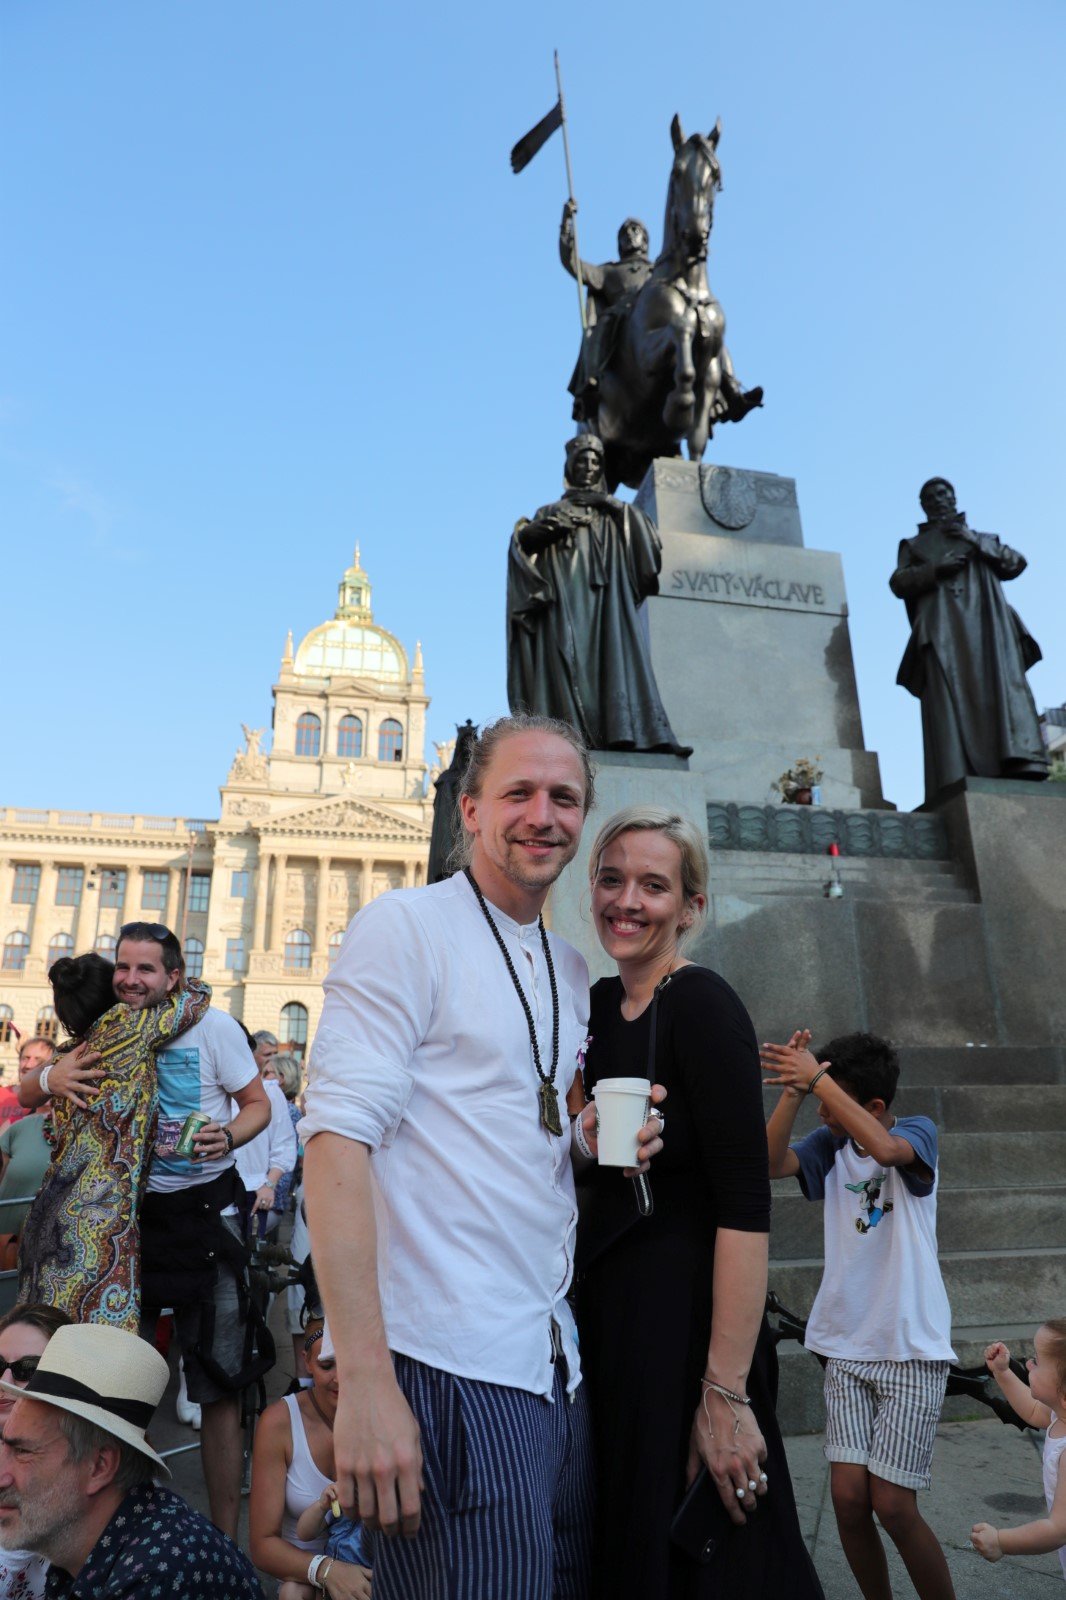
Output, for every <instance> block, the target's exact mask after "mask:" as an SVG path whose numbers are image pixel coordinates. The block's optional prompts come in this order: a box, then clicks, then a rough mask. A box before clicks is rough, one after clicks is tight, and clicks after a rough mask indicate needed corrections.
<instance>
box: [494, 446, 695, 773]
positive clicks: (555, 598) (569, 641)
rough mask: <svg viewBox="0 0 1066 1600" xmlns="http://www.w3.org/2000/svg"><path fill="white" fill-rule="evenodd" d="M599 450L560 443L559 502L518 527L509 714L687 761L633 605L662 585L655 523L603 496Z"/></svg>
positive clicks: (597, 742)
mask: <svg viewBox="0 0 1066 1600" xmlns="http://www.w3.org/2000/svg"><path fill="white" fill-rule="evenodd" d="M603 457H604V448H603V444H602V443H601V441H600V440H599V439H598V438H597V437H596V435H595V434H591V433H580V434H578V436H577V438H576V439H571V441H570V443H569V444H568V445H567V447H566V484H567V488H566V491H565V493H564V495H563V498H562V499H561V500H557V501H555V502H554V503H553V504H551V505H547V506H541V508H540V510H539V511H538V512H537V513H536V515H535V516H534V517H533V520H532V521H531V522H529V521H526V520H525V519H524V518H523V520H522V521H520V522H519V523H518V525H517V526H516V528H515V531H514V535H513V537H512V539H511V547H510V552H509V555H508V565H507V698H508V700H509V702H510V707H511V710H512V712H518V711H532V712H537V713H540V714H542V715H546V716H551V717H560V718H561V719H562V720H563V721H565V722H569V723H570V724H571V725H572V726H573V727H575V728H576V729H577V730H578V732H579V733H581V735H582V736H583V737H584V739H585V742H586V743H587V744H588V745H589V746H590V748H592V749H594V750H645V751H652V750H654V751H664V752H668V753H670V754H671V755H677V756H687V755H690V754H691V750H690V749H689V748H688V747H685V746H682V745H680V744H679V743H678V741H677V739H676V738H675V736H674V733H673V730H672V729H671V727H670V722H669V719H668V717H667V715H666V712H665V710H664V709H663V703H662V701H661V700H660V698H659V691H658V689H657V688H656V685H655V675H654V673H653V671H652V665H651V656H650V652H649V649H648V640H647V632H646V627H645V618H644V616H643V614H642V613H641V612H640V610H639V607H640V606H641V604H642V602H643V601H644V600H645V599H646V598H647V596H648V595H650V594H658V592H659V568H660V566H661V563H662V545H661V543H660V540H659V535H658V532H657V530H656V527H655V524H654V522H652V521H651V519H650V518H649V517H647V516H645V515H644V513H643V512H642V511H639V510H638V509H637V508H636V506H632V505H627V504H625V503H623V502H622V501H621V500H616V499H614V498H613V497H612V496H611V495H609V494H608V493H607V492H606V486H605V483H604V477H603Z"/></svg>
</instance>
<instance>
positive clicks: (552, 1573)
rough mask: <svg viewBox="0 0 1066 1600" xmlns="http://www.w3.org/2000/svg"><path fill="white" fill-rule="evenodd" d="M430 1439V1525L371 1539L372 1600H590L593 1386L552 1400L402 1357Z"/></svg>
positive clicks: (410, 1396)
mask: <svg viewBox="0 0 1066 1600" xmlns="http://www.w3.org/2000/svg"><path fill="white" fill-rule="evenodd" d="M393 1364H394V1367H395V1370H396V1378H397V1381H398V1383H399V1385H400V1388H401V1389H402V1391H403V1393H404V1395H405V1396H406V1399H407V1403H408V1405H409V1406H410V1407H411V1410H412V1411H413V1412H414V1415H415V1419H416V1421H417V1422H418V1426H419V1428H420V1429H421V1432H422V1457H423V1478H424V1481H425V1492H424V1494H423V1496H422V1522H421V1526H420V1528H419V1531H418V1534H417V1535H416V1536H415V1538H413V1539H402V1538H393V1539H386V1538H385V1537H384V1536H383V1535H374V1536H372V1540H371V1543H372V1550H371V1555H370V1561H371V1565H372V1567H373V1570H374V1600H586V1597H587V1594H588V1586H589V1578H590V1568H591V1531H592V1511H593V1502H592V1450H591V1444H590V1435H589V1421H588V1410H587V1406H586V1402H585V1388H584V1385H582V1386H581V1387H580V1388H579V1389H578V1390H577V1393H576V1395H575V1397H574V1399H573V1401H570V1400H568V1399H567V1396H566V1385H565V1382H564V1372H563V1368H562V1363H560V1364H559V1365H558V1366H557V1367H556V1370H555V1385H554V1393H553V1400H554V1404H551V1403H549V1402H548V1401H547V1400H546V1399H544V1398H543V1397H542V1396H541V1395H535V1394H529V1393H527V1392H526V1391H525V1390H523V1389H509V1388H505V1387H504V1386H503V1385H501V1384H495V1383H482V1382H480V1381H478V1380H476V1379H473V1378H458V1377H455V1376H454V1375H453V1374H452V1373H449V1372H439V1371H438V1370H437V1369H436V1368H434V1367H427V1366H425V1365H423V1363H422V1362H420V1361H415V1360H413V1359H412V1357H410V1356H403V1355H394V1356H393Z"/></svg>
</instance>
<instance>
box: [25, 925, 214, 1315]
mask: <svg viewBox="0 0 1066 1600" xmlns="http://www.w3.org/2000/svg"><path fill="white" fill-rule="evenodd" d="M113 975H114V967H113V966H112V964H111V962H110V961H106V960H105V959H104V957H103V956H100V955H96V954H95V953H92V954H89V955H84V956H75V957H68V956H65V957H63V958H62V959H61V960H59V961H57V962H55V963H54V965H53V966H52V967H51V969H50V970H49V973H48V977H49V981H50V982H51V985H52V992H53V994H54V996H55V1008H56V1015H57V1017H58V1018H59V1020H60V1022H62V1024H63V1026H64V1028H66V1030H67V1032H68V1033H69V1034H70V1035H71V1036H72V1039H73V1040H76V1041H77V1042H78V1043H83V1044H84V1045H85V1046H86V1047H87V1050H89V1051H91V1052H93V1053H94V1055H96V1056H97V1057H98V1059H97V1060H96V1061H95V1062H94V1063H93V1067H94V1071H93V1076H94V1077H96V1078H97V1080H98V1081H97V1084H96V1089H95V1092H94V1093H93V1094H92V1095H91V1097H89V1098H87V1099H86V1100H85V1101H82V1100H81V1099H79V1098H77V1097H75V1096H74V1095H73V1092H69V1093H68V1094H67V1095H66V1096H65V1097H62V1098H61V1097H60V1096H59V1095H58V1094H56V1087H57V1086H56V1085H52V1086H51V1087H52V1093H53V1095H55V1101H54V1106H53V1119H52V1120H53V1141H54V1145H55V1150H54V1153H53V1156H52V1161H51V1165H50V1166H49V1168H48V1172H47V1174H46V1176H45V1180H44V1183H43V1184H42V1186H41V1190H40V1193H39V1194H38V1196H37V1198H36V1200H35V1201H34V1203H33V1206H32V1208H31V1210H30V1214H29V1216H28V1217H27V1218H26V1222H25V1225H24V1227H23V1230H22V1238H21V1242H20V1245H19V1288H18V1293H19V1299H20V1300H26V1301H41V1302H44V1303H45V1304H47V1305H53V1306H57V1307H59V1308H60V1309H62V1310H63V1311H66V1312H67V1313H68V1314H69V1315H70V1316H71V1317H72V1318H73V1319H74V1320H75V1321H76V1322H104V1323H107V1324H108V1325H109V1326H111V1327H115V1328H125V1329H127V1330H128V1331H130V1332H133V1333H136V1332H137V1329H138V1323H139V1319H140V1301H141V1295H140V1239H139V1230H138V1221H137V1213H138V1210H139V1207H140V1203H141V1199H142V1196H143V1192H144V1185H145V1182H146V1179H147V1176H148V1158H149V1152H150V1150H151V1146H152V1141H153V1137H154V1133H155V1124H156V1117H157V1112H158V1091H157V1087H156V1072H155V1052H156V1051H157V1050H159V1049H161V1048H163V1047H164V1046H165V1045H167V1044H169V1043H170V1042H171V1041H172V1040H173V1039H175V1038H177V1036H178V1035H179V1034H182V1033H185V1032H186V1031H187V1030H188V1029H189V1028H191V1027H192V1025H193V1024H194V1023H195V1022H199V1020H200V1018H201V1017H202V1016H203V1014H204V1012H205V1011H206V1010H207V1007H208V1004H209V1002H210V999H211V990H210V988H209V987H208V986H207V985H206V984H203V983H200V982H198V981H197V980H195V979H188V980H186V981H185V982H184V983H183V984H179V985H178V986H177V987H176V988H175V989H174V990H173V991H172V992H171V993H170V994H168V995H167V996H166V998H165V1000H164V1001H163V1003H162V1004H161V1005H158V1006H148V1007H145V1008H144V1009H143V1010H140V1011H137V1010H134V1009H133V1008H132V1007H130V1006H127V1005H121V1004H116V1002H115V995H114V990H113V988H112V979H113ZM86 1059H87V1058H86ZM60 1060H62V1056H61V1057H60ZM57 1064H58V1063H57ZM46 1070H47V1071H49V1072H51V1071H53V1070H54V1068H49V1069H46ZM42 1076H43V1075H42ZM41 1088H42V1089H47V1088H48V1085H47V1084H45V1083H42V1085H41Z"/></svg>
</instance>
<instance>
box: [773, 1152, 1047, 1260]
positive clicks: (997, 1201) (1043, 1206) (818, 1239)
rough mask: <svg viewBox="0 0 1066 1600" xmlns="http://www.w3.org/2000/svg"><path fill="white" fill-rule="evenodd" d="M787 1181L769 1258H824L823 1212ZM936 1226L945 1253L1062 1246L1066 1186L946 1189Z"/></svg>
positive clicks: (778, 1198)
mask: <svg viewBox="0 0 1066 1600" xmlns="http://www.w3.org/2000/svg"><path fill="white" fill-rule="evenodd" d="M1060 1176H1062V1177H1063V1178H1066V1173H1064V1174H1060ZM784 1183H785V1184H788V1185H789V1188H784V1189H782V1190H779V1191H778V1192H775V1194H774V1209H773V1219H772V1222H771V1225H770V1254H771V1256H772V1257H773V1259H774V1261H775V1263H776V1262H778V1261H780V1262H786V1261H788V1260H791V1259H795V1258H803V1257H807V1258H813V1257H816V1256H820V1255H821V1252H822V1239H823V1219H822V1212H823V1208H822V1206H821V1205H820V1204H817V1203H813V1204H812V1202H811V1201H809V1200H805V1199H804V1197H803V1195H802V1194H801V1193H800V1192H799V1186H798V1184H797V1183H796V1181H795V1179H794V1178H793V1179H785V1180H784ZM789 1190H791V1192H789ZM936 1227H937V1238H938V1240H939V1244H940V1248H941V1250H942V1251H965V1250H972V1249H982V1250H990V1251H994V1250H1026V1249H1037V1248H1046V1247H1056V1246H1062V1245H1063V1244H1064V1243H1066V1182H1062V1183H1057V1184H1043V1185H1041V1186H1040V1187H1039V1188H1033V1189H1017V1190H1013V1191H1011V1192H1010V1194H1009V1196H1005V1195H1004V1191H1003V1190H1002V1189H945V1190H944V1191H943V1192H942V1193H941V1194H940V1195H939V1196H938V1199H937V1213H936Z"/></svg>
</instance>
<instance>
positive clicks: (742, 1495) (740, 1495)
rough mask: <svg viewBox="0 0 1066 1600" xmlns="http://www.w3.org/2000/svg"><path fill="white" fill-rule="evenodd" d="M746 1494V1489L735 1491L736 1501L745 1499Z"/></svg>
mask: <svg viewBox="0 0 1066 1600" xmlns="http://www.w3.org/2000/svg"><path fill="white" fill-rule="evenodd" d="M747 1492H748V1491H747V1490H746V1489H738V1490H737V1499H738V1500H743V1499H744V1498H745V1497H746V1495H747Z"/></svg>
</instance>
